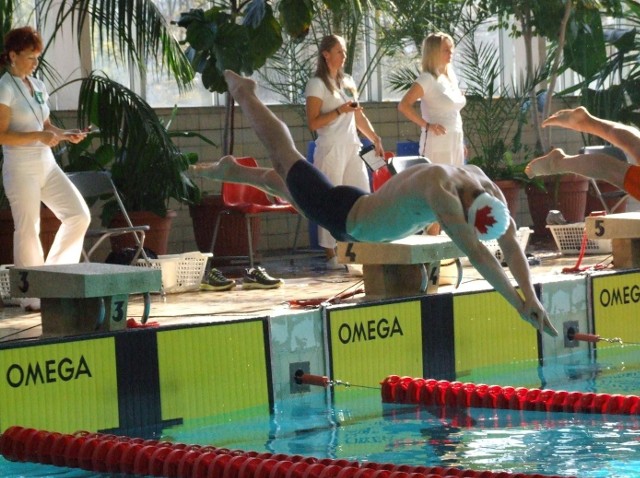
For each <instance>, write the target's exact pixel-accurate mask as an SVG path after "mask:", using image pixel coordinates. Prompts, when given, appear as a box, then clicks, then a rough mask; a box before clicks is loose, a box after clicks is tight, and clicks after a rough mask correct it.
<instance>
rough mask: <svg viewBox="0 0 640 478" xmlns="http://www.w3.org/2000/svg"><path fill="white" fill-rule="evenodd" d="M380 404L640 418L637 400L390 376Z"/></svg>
mask: <svg viewBox="0 0 640 478" xmlns="http://www.w3.org/2000/svg"><path fill="white" fill-rule="evenodd" d="M381 394H382V401H383V402H386V403H404V404H422V405H427V406H429V405H436V406H448V407H461V408H502V409H510V410H532V411H533V410H535V411H542V412H545V411H546V412H570V413H606V414H612V415H613V414H615V415H638V414H640V397H638V396H637V395H618V394H607V393H591V392H566V391H564V390H559V391H555V390H540V389H537V388H531V389H529V388H525V387H509V386H501V385H485V384H478V385H476V384H473V383H462V382H449V381H447V380H433V379H428V380H425V379H423V378H411V377H400V376H398V375H390V376H389V377H387V378H385V379H384V381H383V382H382V388H381Z"/></svg>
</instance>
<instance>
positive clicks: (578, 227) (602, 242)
mask: <svg viewBox="0 0 640 478" xmlns="http://www.w3.org/2000/svg"><path fill="white" fill-rule="evenodd" d="M547 228H548V229H549V230H550V231H551V234H553V239H554V240H555V241H556V245H557V246H558V250H560V252H561V253H562V254H580V247H581V245H582V236H583V235H584V222H576V223H573V224H562V225H548V226H547ZM584 253H585V254H609V253H611V240H610V239H587V244H586V247H585V250H584Z"/></svg>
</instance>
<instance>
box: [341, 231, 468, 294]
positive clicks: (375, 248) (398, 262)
mask: <svg viewBox="0 0 640 478" xmlns="http://www.w3.org/2000/svg"><path fill="white" fill-rule="evenodd" d="M337 252H338V253H337V255H338V262H340V263H341V264H362V272H363V279H364V290H365V294H366V295H369V296H379V297H402V296H410V295H416V294H423V293H425V292H426V293H435V292H437V291H438V280H439V275H440V261H442V260H447V259H457V258H459V257H464V256H465V254H464V253H463V252H462V251H461V250H460V249H459V248H458V246H456V245H455V244H454V243H453V241H452V240H451V239H449V238H448V237H446V236H430V235H426V234H422V235H412V236H408V237H406V238H404V239H399V240H397V241H392V242H338V251H337Z"/></svg>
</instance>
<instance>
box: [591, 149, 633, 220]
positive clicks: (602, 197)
mask: <svg viewBox="0 0 640 478" xmlns="http://www.w3.org/2000/svg"><path fill="white" fill-rule="evenodd" d="M580 154H606V155H608V156H611V157H612V158H615V159H618V160H620V161H624V162H625V163H628V162H629V159H628V158H627V155H626V154H625V153H624V151H622V150H621V149H620V148H618V147H616V146H611V145H604V146H585V147H583V148H581V149H580ZM589 184H590V185H591V187H592V188H593V190H594V191H595V193H596V196H597V197H598V200H599V201H600V203H601V204H602V207H603V208H604V211H606V213H607V214H611V213H613V212H615V211H616V210H617V209H618V208H619V207H620V206H621V205H622V204H623V203H624V201H625V200H626V199H627V198H628V197H629V194H628V193H626V192H625V191H623V190H622V189H621V190H619V191H612V192H609V193H603V192H601V191H600V188H599V187H598V181H597V180H595V179H594V178H589ZM615 198H618V200H617V201H616V203H615V204H614V205H613V207H609V205H608V204H607V202H606V199H615Z"/></svg>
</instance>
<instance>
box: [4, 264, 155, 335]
mask: <svg viewBox="0 0 640 478" xmlns="http://www.w3.org/2000/svg"><path fill="white" fill-rule="evenodd" d="M9 280H10V284H11V295H12V297H16V298H18V297H38V298H40V300H41V314H42V335H43V336H46V337H60V336H65V335H74V334H83V333H91V332H105V331H112V330H123V329H125V328H126V322H127V305H128V296H129V295H130V294H144V300H145V304H144V305H145V306H144V314H143V317H142V323H145V322H146V321H147V319H148V317H149V309H150V307H151V299H150V292H158V291H160V290H161V288H162V273H161V271H160V270H159V269H151V268H146V267H134V266H122V265H116V264H101V263H95V262H82V263H80V264H64V265H50V266H39V267H14V268H11V270H10V271H9Z"/></svg>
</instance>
